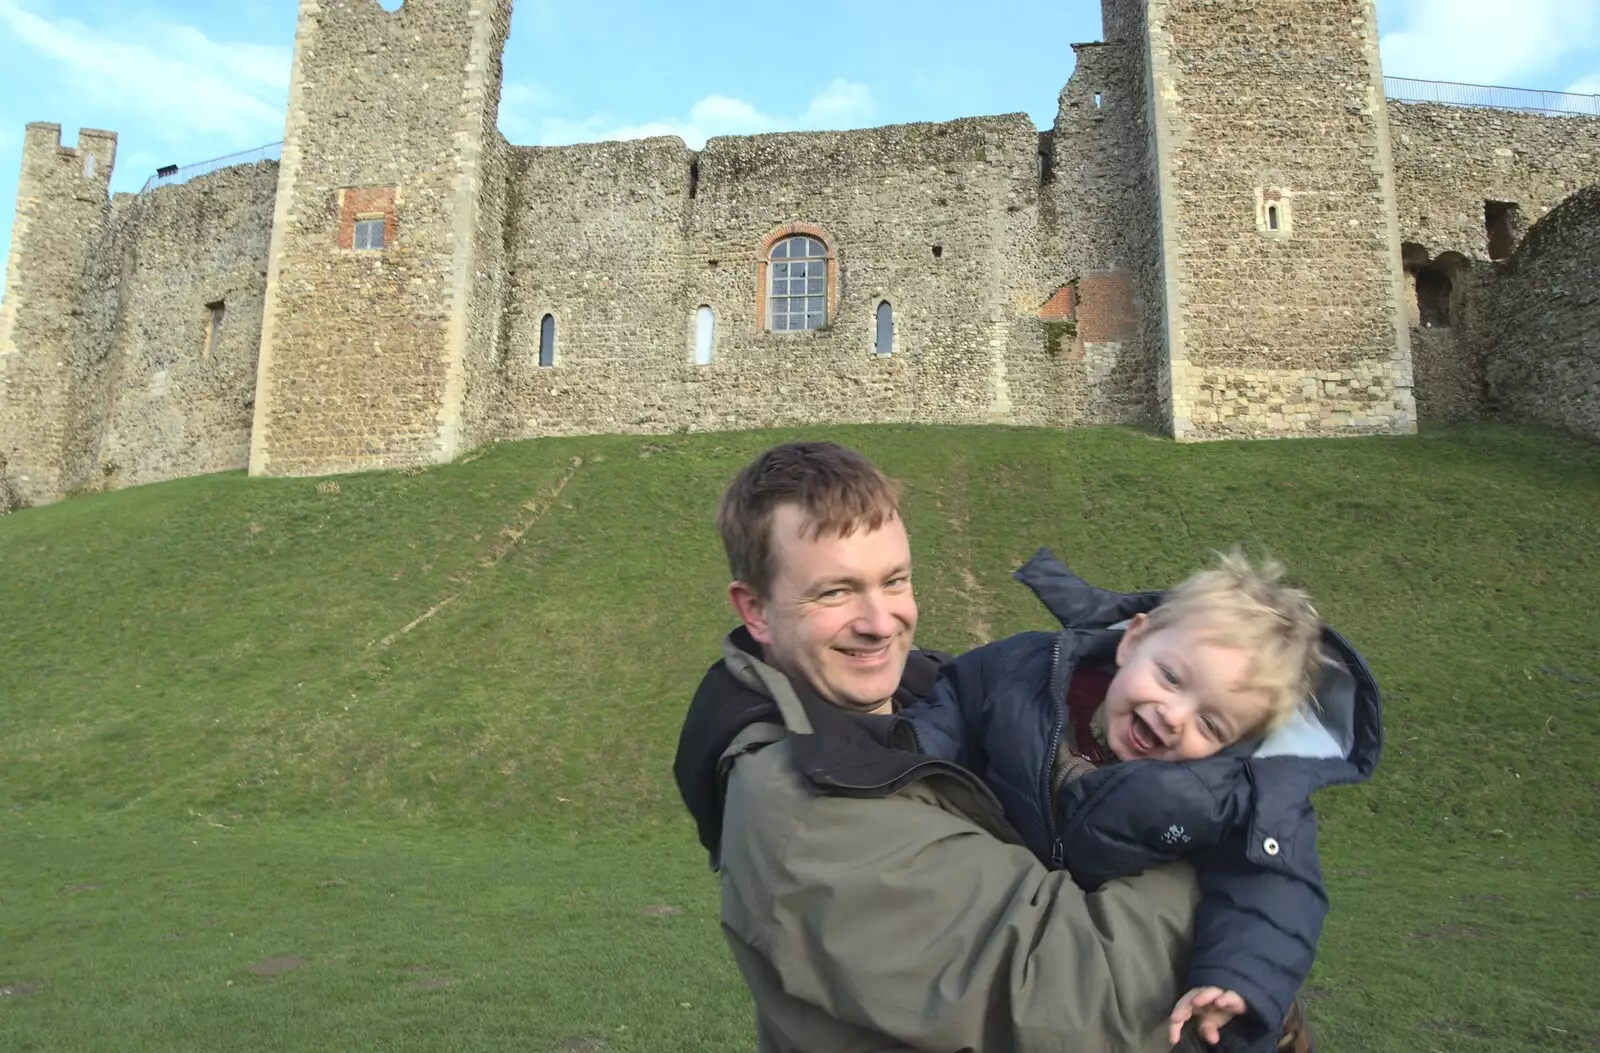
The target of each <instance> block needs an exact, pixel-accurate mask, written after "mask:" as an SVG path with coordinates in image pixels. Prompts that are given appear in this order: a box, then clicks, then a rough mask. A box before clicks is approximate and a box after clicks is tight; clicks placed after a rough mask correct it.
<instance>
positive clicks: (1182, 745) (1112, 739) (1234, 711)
mask: <svg viewBox="0 0 1600 1053" xmlns="http://www.w3.org/2000/svg"><path fill="white" fill-rule="evenodd" d="M1250 662H1251V656H1250V654H1249V652H1248V651H1246V650H1245V649H1244V648H1241V647H1230V646H1227V645H1224V644H1219V643H1215V642H1213V641H1212V640H1211V639H1209V638H1208V637H1207V634H1206V633H1205V631H1204V626H1198V625H1187V624H1184V623H1181V622H1180V623H1179V624H1177V625H1169V626H1167V627H1166V628H1164V629H1160V630H1152V629H1151V628H1150V626H1149V619H1147V618H1146V617H1145V616H1144V615H1142V614H1140V615H1136V616H1135V617H1134V619H1133V622H1132V623H1131V624H1130V625H1129V627H1128V631H1127V632H1126V633H1125V634H1124V635H1123V637H1122V643H1121V644H1120V645H1119V646H1118V647H1117V667H1118V668H1117V675H1116V677H1115V678H1113V679H1112V681H1111V688H1110V690H1109V691H1108V692H1107V693H1106V701H1105V712H1104V719H1105V722H1106V739H1107V743H1106V744H1107V745H1108V746H1109V747H1110V748H1111V752H1112V753H1115V754H1116V755H1117V756H1118V757H1119V758H1121V759H1122V760H1165V761H1181V760H1197V759H1199V758H1201V757H1209V756H1211V755H1212V754H1213V753H1216V752H1217V751H1218V750H1220V749H1222V748H1223V747H1225V746H1229V745H1232V744H1233V743H1235V742H1237V741H1239V740H1240V739H1241V738H1243V737H1244V736H1246V735H1248V734H1249V733H1251V732H1252V731H1254V730H1256V729H1257V728H1259V727H1261V725H1262V724H1263V723H1265V721H1266V719H1267V715H1268V711H1269V709H1270V706H1271V699H1270V697H1269V696H1268V694H1267V692H1266V691H1263V690H1260V689H1250V688H1245V687H1243V686H1241V685H1243V684H1244V683H1245V680H1246V677H1247V676H1248V675H1249V673H1250Z"/></svg>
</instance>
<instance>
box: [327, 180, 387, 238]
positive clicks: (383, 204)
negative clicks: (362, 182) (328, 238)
mask: <svg viewBox="0 0 1600 1053" xmlns="http://www.w3.org/2000/svg"><path fill="white" fill-rule="evenodd" d="M397 195H398V190H397V188H395V187H392V186H355V187H345V188H344V189H342V190H340V191H339V247H340V248H341V249H354V248H355V245H356V220H357V218H364V217H370V216H382V217H383V251H385V252H387V251H389V250H390V249H392V248H394V247H395V245H394V240H395V234H396V225H395V218H394V202H395V197H396V196H397Z"/></svg>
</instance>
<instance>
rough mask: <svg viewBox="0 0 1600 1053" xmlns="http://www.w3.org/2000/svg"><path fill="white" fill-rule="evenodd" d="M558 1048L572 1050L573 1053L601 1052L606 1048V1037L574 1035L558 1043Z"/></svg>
mask: <svg viewBox="0 0 1600 1053" xmlns="http://www.w3.org/2000/svg"><path fill="white" fill-rule="evenodd" d="M556 1048H557V1049H564V1050H569V1051H572V1053H600V1051H601V1050H603V1049H605V1048H606V1043H605V1039H601V1038H595V1037H594V1036H593V1035H573V1036H572V1037H571V1038H564V1039H562V1040H561V1041H560V1042H557V1043H556Z"/></svg>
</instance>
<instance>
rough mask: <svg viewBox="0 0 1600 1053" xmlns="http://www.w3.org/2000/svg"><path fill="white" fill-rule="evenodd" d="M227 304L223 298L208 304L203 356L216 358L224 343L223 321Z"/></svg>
mask: <svg viewBox="0 0 1600 1053" xmlns="http://www.w3.org/2000/svg"><path fill="white" fill-rule="evenodd" d="M227 313H228V309H227V305H226V304H224V303H223V302H222V301H221V300H218V301H216V302H215V303H208V304H206V333H205V340H204V341H203V342H202V343H201V345H200V354H201V356H202V357H203V358H214V357H216V354H217V348H218V347H220V346H221V345H222V321H223V319H224V318H225V317H226V316H227Z"/></svg>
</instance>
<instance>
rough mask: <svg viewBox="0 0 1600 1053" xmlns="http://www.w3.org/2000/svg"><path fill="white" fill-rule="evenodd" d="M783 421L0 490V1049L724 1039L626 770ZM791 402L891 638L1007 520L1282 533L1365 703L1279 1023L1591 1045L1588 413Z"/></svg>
mask: <svg viewBox="0 0 1600 1053" xmlns="http://www.w3.org/2000/svg"><path fill="white" fill-rule="evenodd" d="M791 434H794V433H787V432H756V433H739V434H727V435H696V436H673V437H656V438H641V437H607V438H583V439H565V440H541V441H534V442H526V443H518V444H507V445H501V446H495V447H492V448H489V449H487V450H485V451H482V452H481V453H479V454H475V455H472V456H469V457H468V458H466V459H464V460H463V461H462V462H460V463H457V464H453V465H449V466H445V467H440V468H435V469H430V470H427V471H421V472H411V473H406V472H401V473H382V474H370V475H361V476H346V477H340V478H338V479H337V480H252V479H247V478H245V477H243V476H242V475H221V476H211V477H206V478H199V479H189V480H183V481H179V482H174V483H168V484H163V485H159V486H151V487H143V488H138V489H133V490H128V491H123V492H119V493H114V494H107V495H100V496H94V497H86V498H81V499H78V500H74V501H69V502H66V503H63V504H60V505H55V506H51V507H48V508H42V509H33V510H28V511H25V512H22V513H19V514H16V515H12V516H9V517H5V518H3V519H0V1049H5V1050H31V1049H38V1050H76V1049H83V1050H88V1049H103V1048H107V1046H106V1042H107V1041H108V1039H107V1036H108V1035H115V1036H116V1041H115V1043H114V1045H115V1046H116V1048H118V1049H127V1050H146V1049H148V1050H178V1049H183V1050H191V1049H192V1050H218V1049H246V1048H248V1049H252V1050H268V1049H272V1050H277V1049H283V1050H291V1049H339V1050H347V1049H348V1050H354V1049H390V1048H401V1047H402V1046H403V1047H405V1048H416V1049H421V1048H427V1049H463V1050H467V1049H470V1050H491V1049H493V1050H498V1049H507V1050H509V1049H518V1050H528V1049H532V1050H543V1049H563V1048H564V1049H602V1048H603V1049H607V1050H616V1051H623V1050H637V1051H650V1053H656V1051H666V1050H683V1051H690V1050H693V1051H701V1050H730V1051H731V1050H739V1049H749V1048H750V1047H751V1045H752V1035H751V1029H750V1025H749V1006H748V999H747V997H746V995H745V994H744V991H743V989H742V987H741V986H740V984H739V980H738V976H737V973H736V972H735V970H734V969H733V968H732V966H731V965H730V964H729V963H728V961H727V960H726V959H727V955H726V952H725V950H724V949H723V947H722V943H721V937H720V935H719V933H718V931H717V926H716V886H715V881H714V879H713V878H712V877H711V876H710V875H709V874H708V873H707V871H706V869H705V861H704V858H703V855H702V853H700V852H699V850H698V848H697V846H696V845H695V842H694V839H693V835H692V832H691V831H690V828H689V826H688V824H687V822H686V819H685V817H684V815H683V813H682V807H681V805H680V803H679V801H678V799H677V795H676V792H675V790H674V788H673V785H672V781H671V775H670V761H671V756H672V751H673V748H674V745H675V741H676V735H677V729H678V722H679V719H680V717H681V714H682V711H683V708H684V706H685V704H686V700H687V698H688V696H689V694H690V692H691V691H692V689H693V686H694V684H695V683H696V681H697V680H698V678H699V676H700V675H701V673H702V672H703V671H704V669H705V667H706V666H707V665H708V664H709V663H710V662H711V661H713V660H714V659H715V657H716V654H717V648H718V642H719V639H720V637H721V635H722V634H723V633H724V632H725V631H726V630H727V628H728V627H729V624H730V613H729V611H728V609H727V607H726V603H725V601H724V600H723V598H722V589H723V587H724V585H725V583H726V577H727V572H726V566H725V565H724V564H723V562H722V557H721V553H720V549H719V546H718V544H717V541H716V538H715V536H714V534H713V532H712V529H711V525H710V518H711V511H712V508H713V506H714V503H715V501H716V498H717V496H718V495H719V494H720V492H721V489H722V487H723V486H724V485H725V484H726V482H727V480H728V479H729V478H730V477H731V476H732V474H733V473H734V472H735V471H736V470H737V468H738V467H739V466H740V465H741V464H743V463H744V462H745V461H747V460H748V459H749V458H750V457H752V456H753V455H754V454H755V453H756V452H758V451H759V450H760V449H762V448H763V447H764V446H766V445H768V444H770V443H771V442H774V441H778V440H780V439H782V438H787V437H790V436H791ZM807 434H809V435H818V434H826V435H828V436H831V437H835V438H838V439H840V440H841V441H845V442H847V443H850V444H852V445H855V446H857V447H858V448H860V449H862V450H864V451H866V452H867V453H868V454H869V455H871V456H872V457H874V458H875V459H876V460H878V462H879V463H880V464H882V465H883V466H884V467H885V468H886V469H887V470H888V471H889V472H890V473H891V474H893V475H895V476H896V477H898V478H899V479H901V480H902V481H903V483H904V485H905V489H906V493H907V518H908V522H909V524H910V528H911V533H912V543H913V550H914V553H915V559H916V588H917V593H918V599H919V601H920V604H921V607H922V611H923V619H922V628H921V629H920V630H919V635H920V638H921V642H922V643H923V644H925V645H931V646H939V647H944V648H947V649H951V650H961V649H964V648H966V647H969V646H971V645H973V644H976V643H979V642H982V641H985V640H988V639H992V638H996V637H998V636H1001V635H1004V634H1007V633H1011V632H1016V631H1019V630H1022V629H1028V628H1040V627H1048V625H1049V620H1048V617H1047V615H1046V614H1045V612H1044V611H1043V609H1042V608H1040V607H1039V606H1038V605H1037V604H1036V602H1035V601H1034V600H1033V599H1032V597H1031V595H1030V594H1028V593H1027V591H1026V590H1025V589H1023V588H1022V587H1021V586H1019V585H1016V584H1014V583H1012V582H1010V581H1009V578H1008V575H1009V573H1010V571H1011V569H1012V568H1013V567H1014V566H1016V565H1017V563H1018V562H1020V560H1022V559H1023V558H1025V557H1026V556H1027V555H1028V554H1030V553H1031V552H1032V551H1033V549H1034V548H1035V547H1037V546H1039V545H1049V546H1051V547H1053V548H1055V550H1056V551H1057V552H1058V553H1059V554H1060V555H1061V556H1062V557H1063V558H1064V559H1066V560H1067V561H1068V562H1069V563H1071V564H1072V565H1073V566H1074V568H1075V569H1077V570H1078V571H1079V572H1080V573H1082V574H1083V575H1084V576H1085V577H1087V578H1089V580H1091V581H1094V582H1096V583H1100V584H1104V585H1107V586H1111V587H1116V588H1129V589H1132V588H1147V587H1153V586H1159V585H1163V584H1168V583H1170V582H1172V581H1173V580H1176V579H1177V578H1178V577H1181V576H1182V575H1183V574H1185V573H1187V571H1188V570H1190V569H1191V568H1192V567H1193V566H1195V565H1196V564H1197V563H1198V562H1200V561H1202V560H1203V559H1204V558H1205V557H1206V554H1207V553H1208V551H1209V550H1210V549H1212V548H1215V547H1220V546H1223V545H1226V544H1228V543H1231V542H1234V541H1242V542H1245V543H1247V544H1248V545H1251V546H1253V547H1256V548H1265V549H1268V550H1270V551H1272V552H1273V553H1275V554H1277V555H1279V556H1280V557H1282V558H1283V559H1285V560H1286V561H1287V562H1288V563H1289V564H1290V566H1291V567H1292V568H1293V569H1294V571H1295V574H1296V577H1297V578H1298V579H1299V580H1300V582H1302V583H1303V584H1304V585H1306V586H1307V587H1309V588H1310V589H1311V590H1312V591H1313V593H1314V594H1315V595H1316V596H1317V598H1318V600H1319V605H1320V607H1321V609H1322V610H1323V611H1324V613H1325V615H1326V616H1327V618H1328V619H1329V620H1330V621H1331V622H1332V623H1333V624H1334V625H1336V626H1337V627H1339V628H1340V629H1341V630H1342V631H1343V632H1345V634H1346V635H1347V636H1349V637H1350V638H1351V639H1352V640H1353V641H1354V642H1355V643H1356V645H1357V646H1358V647H1360V648H1361V649H1362V650H1363V651H1364V653H1365V654H1366V655H1367V657H1368V658H1369V660H1370V661H1371V663H1372V666H1373V668H1374V671H1375V672H1376V673H1377V675H1378V678H1379V682H1380V683H1381V684H1382V685H1383V686H1384V688H1385V692H1386V702H1387V710H1386V713H1387V723H1388V734H1389V745H1388V749H1387V752H1386V755H1385V760H1384V763H1383V765H1382V767H1381V769H1380V772H1379V776H1378V778H1377V779H1376V780H1374V782H1373V783H1372V784H1370V785H1368V786H1364V787H1360V788H1355V789H1345V790H1336V791H1331V792H1329V793H1327V794H1325V795H1324V796H1323V797H1322V798H1321V799H1320V800H1319V810H1320V811H1321V813H1322V816H1323V829H1322V838H1321V842H1322V850H1323V859H1324V865H1325V868H1326V870H1327V871H1328V873H1329V883H1330V888H1331V893H1332V898H1333V906H1334V913H1333V915H1332V917H1331V918H1330V921H1329V925H1328V929H1327V934H1326V936H1325V938H1324V942H1323V949H1322V954H1321V960H1320V963H1319V968H1318V973H1317V975H1316V977H1315V978H1314V980H1313V983H1314V984H1315V987H1316V990H1315V992H1314V993H1315V994H1316V996H1317V997H1316V1000H1315V1002H1314V1005H1313V1018H1314V1020H1315V1021H1316V1022H1317V1023H1318V1024H1319V1025H1320V1027H1321V1032H1322V1034H1323V1036H1324V1038H1325V1041H1326V1048H1327V1049H1329V1050H1333V1051H1338V1050H1351V1051H1355V1050H1416V1049H1479V1048H1481V1049H1490V1048H1495V1049H1503V1048H1508V1046H1509V1047H1510V1048H1518V1049H1525V1048H1526V1049H1532V1048H1549V1049H1588V1048H1592V1047H1593V1046H1594V1045H1595V1044H1597V1043H1600V1008H1597V1007H1596V1003H1595V999H1594V997H1593V992H1592V986H1591V984H1590V983H1589V981H1588V980H1587V979H1585V978H1586V977H1588V976H1589V974H1590V973H1591V972H1592V968H1593V947H1594V945H1595V944H1594V941H1595V939H1596V936H1597V935H1600V920H1597V912H1600V898H1597V897H1600V878H1597V877H1596V874H1597V872H1600V849H1597V847H1596V846H1597V843H1600V841H1597V838H1600V749H1597V747H1600V704H1597V703H1600V651H1597V645H1596V640H1597V639H1600V615H1597V614H1596V608H1595V603H1594V601H1593V599H1592V597H1594V596H1597V595H1600V449H1597V448H1596V447H1595V446H1594V445H1592V444H1588V443H1584V442H1582V441H1579V440H1574V439H1569V438H1565V437H1562V436H1559V435H1556V434H1553V433H1548V432H1542V431H1531V430H1521V429H1512V428H1506V427H1490V426H1484V427H1473V428H1461V429H1450V430H1441V431H1437V432H1430V433H1428V434H1425V435H1424V436H1422V437H1418V438H1409V439H1366V440H1336V441H1313V440H1306V441H1296V442H1273V443H1266V442H1263V443H1248V444H1233V443H1230V444H1214V445H1204V446H1193V447H1177V446H1175V445H1173V444H1171V443H1167V442H1162V441H1158V440H1153V439H1151V438H1148V437H1146V436H1143V435H1140V434H1138V433H1135V432H1131V431H1123V430H1089V431H1077V432H1067V433H1062V432H1055V431H1045V430H1032V429H983V428H968V429H950V428H923V427H874V428H831V429H820V430H818V431H813V432H809V433H807ZM8 992H9V993H8Z"/></svg>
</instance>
